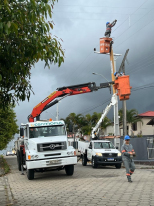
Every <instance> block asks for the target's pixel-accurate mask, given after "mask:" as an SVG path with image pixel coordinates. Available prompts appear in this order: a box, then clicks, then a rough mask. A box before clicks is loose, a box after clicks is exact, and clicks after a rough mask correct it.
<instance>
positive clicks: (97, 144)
mask: <svg viewBox="0 0 154 206" xmlns="http://www.w3.org/2000/svg"><path fill="white" fill-rule="evenodd" d="M114 148H115V147H114V145H113V144H112V142H94V149H114Z"/></svg>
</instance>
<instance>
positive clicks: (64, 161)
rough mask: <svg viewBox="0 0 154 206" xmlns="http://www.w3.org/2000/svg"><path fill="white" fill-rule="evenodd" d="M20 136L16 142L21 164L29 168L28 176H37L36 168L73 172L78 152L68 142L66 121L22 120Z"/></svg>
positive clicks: (71, 173)
mask: <svg viewBox="0 0 154 206" xmlns="http://www.w3.org/2000/svg"><path fill="white" fill-rule="evenodd" d="M20 136H21V138H20V139H19V140H18V141H17V142H16V144H15V145H16V147H17V148H16V151H17V161H18V168H19V170H20V171H21V169H22V166H23V168H25V169H26V170H27V177H28V179H29V180H31V179H34V172H36V171H46V170H49V169H50V170H52V169H53V170H56V169H57V170H60V169H65V171H66V174H67V175H73V172H74V165H75V164H77V156H76V152H75V149H74V148H73V147H72V146H68V141H67V133H66V128H65V123H64V121H61V120H60V121H37V122H29V123H27V124H22V128H21V135H20ZM22 136H23V138H22Z"/></svg>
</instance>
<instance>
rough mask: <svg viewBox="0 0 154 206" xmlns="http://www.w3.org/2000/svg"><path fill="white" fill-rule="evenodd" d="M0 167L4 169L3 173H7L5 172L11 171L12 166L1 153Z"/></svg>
mask: <svg viewBox="0 0 154 206" xmlns="http://www.w3.org/2000/svg"><path fill="white" fill-rule="evenodd" d="M0 168H1V169H2V171H3V174H2V175H5V174H7V173H9V172H10V167H9V165H8V163H7V161H6V160H5V159H4V157H3V155H0ZM2 175H1V174H0V176H2Z"/></svg>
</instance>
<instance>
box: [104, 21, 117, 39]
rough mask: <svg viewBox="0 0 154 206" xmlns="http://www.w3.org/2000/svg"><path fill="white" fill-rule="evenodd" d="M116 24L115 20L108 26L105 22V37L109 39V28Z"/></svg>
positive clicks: (108, 23)
mask: <svg viewBox="0 0 154 206" xmlns="http://www.w3.org/2000/svg"><path fill="white" fill-rule="evenodd" d="M116 22H117V20H116V19H115V20H114V21H113V22H112V23H111V24H110V22H106V32H105V36H106V37H110V35H111V28H112V27H113V26H114V25H115V24H116Z"/></svg>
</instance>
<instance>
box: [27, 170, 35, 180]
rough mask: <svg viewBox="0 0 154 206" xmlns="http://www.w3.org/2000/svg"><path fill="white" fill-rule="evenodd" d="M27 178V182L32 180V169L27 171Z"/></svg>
mask: <svg viewBox="0 0 154 206" xmlns="http://www.w3.org/2000/svg"><path fill="white" fill-rule="evenodd" d="M27 178H28V179H29V180H33V179H34V169H27Z"/></svg>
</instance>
